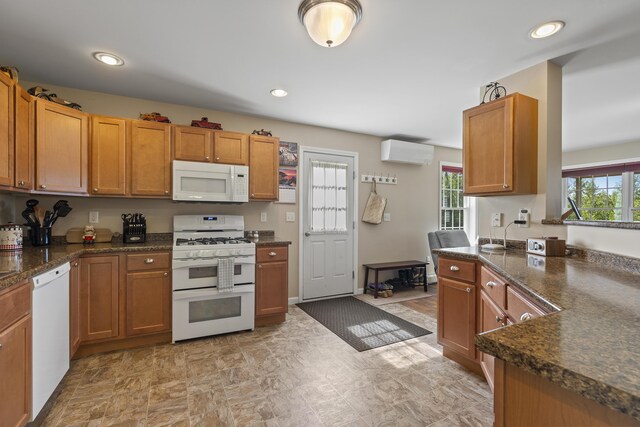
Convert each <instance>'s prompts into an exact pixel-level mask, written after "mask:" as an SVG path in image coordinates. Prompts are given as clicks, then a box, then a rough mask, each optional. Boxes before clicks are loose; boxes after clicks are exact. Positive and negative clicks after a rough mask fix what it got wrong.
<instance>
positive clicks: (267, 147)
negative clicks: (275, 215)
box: [249, 135, 280, 200]
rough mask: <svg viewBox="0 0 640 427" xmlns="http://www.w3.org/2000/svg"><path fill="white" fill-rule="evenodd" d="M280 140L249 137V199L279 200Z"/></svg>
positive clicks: (266, 137) (265, 137)
mask: <svg viewBox="0 0 640 427" xmlns="http://www.w3.org/2000/svg"><path fill="white" fill-rule="evenodd" d="M279 148H280V140H279V139H278V138H271V137H268V136H256V135H251V136H250V137H249V198H250V199H251V200H278V178H279V176H278V172H279V169H278V164H279Z"/></svg>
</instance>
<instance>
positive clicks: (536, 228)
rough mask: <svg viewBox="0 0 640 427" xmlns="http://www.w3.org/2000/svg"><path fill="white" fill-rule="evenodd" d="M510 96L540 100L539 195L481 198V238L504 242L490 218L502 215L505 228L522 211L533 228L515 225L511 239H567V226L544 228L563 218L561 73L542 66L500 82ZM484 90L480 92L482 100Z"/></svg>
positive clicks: (556, 67) (511, 228) (552, 65)
mask: <svg viewBox="0 0 640 427" xmlns="http://www.w3.org/2000/svg"><path fill="white" fill-rule="evenodd" d="M498 81H499V82H500V84H502V85H503V86H504V87H505V88H506V89H507V92H508V93H514V92H520V93H522V94H524V95H527V96H531V97H533V98H536V99H537V100H538V194H534V195H523V196H498V197H478V198H477V200H478V230H479V233H478V234H479V235H480V236H483V237H486V236H489V234H490V233H492V234H493V235H494V236H495V237H498V238H502V236H503V235H504V228H503V227H500V228H493V227H490V223H489V221H490V216H491V214H492V213H494V212H502V213H503V214H504V216H503V225H504V226H506V225H507V224H509V223H510V222H511V221H513V220H515V219H517V215H518V211H519V209H521V208H528V209H529V210H530V211H531V227H530V228H518V227H517V226H516V225H512V226H511V227H509V230H508V238H509V239H519V240H524V239H526V238H527V237H532V236H558V237H559V238H561V239H563V238H565V237H566V230H565V227H564V226H552V227H551V226H545V225H542V224H541V221H542V220H543V219H545V218H558V217H560V198H561V194H562V192H561V159H562V145H561V144H562V141H561V138H562V112H561V109H562V72H561V69H560V68H559V67H558V66H557V65H555V64H553V63H551V62H543V63H541V64H538V65H535V66H533V67H530V68H527V69H525V70H522V71H520V72H518V73H515V74H513V75H511V76H507V77H503V78H500V79H498ZM482 94H484V86H483V87H481V89H480V97H482Z"/></svg>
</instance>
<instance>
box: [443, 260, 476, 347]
mask: <svg viewBox="0 0 640 427" xmlns="http://www.w3.org/2000/svg"><path fill="white" fill-rule="evenodd" d="M438 268H440V267H438ZM475 334H476V286H475V284H472V283H465V282H460V281H457V280H452V279H447V278H444V277H439V278H438V343H439V344H440V345H442V346H444V347H447V348H449V349H451V350H453V351H456V352H457V353H459V354H460V355H462V356H465V357H466V358H468V359H475V358H476V347H475V344H474V341H473V340H474V336H475Z"/></svg>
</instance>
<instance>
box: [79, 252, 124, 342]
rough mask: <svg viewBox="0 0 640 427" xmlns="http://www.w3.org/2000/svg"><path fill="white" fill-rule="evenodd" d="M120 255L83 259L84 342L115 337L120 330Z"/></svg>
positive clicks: (81, 311)
mask: <svg viewBox="0 0 640 427" xmlns="http://www.w3.org/2000/svg"><path fill="white" fill-rule="evenodd" d="M118 261H119V259H118V256H117V255H113V256H94V257H87V258H81V259H80V286H79V294H80V295H79V298H80V302H79V316H78V318H79V322H80V343H83V342H86V341H93V340H101V339H107V338H115V337H118V336H119V335H120V331H119V275H118V274H119V273H118V271H119V270H118V268H119V262H118Z"/></svg>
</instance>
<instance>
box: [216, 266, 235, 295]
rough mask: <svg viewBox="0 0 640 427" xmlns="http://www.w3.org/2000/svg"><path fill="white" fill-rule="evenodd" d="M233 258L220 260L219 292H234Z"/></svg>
mask: <svg viewBox="0 0 640 427" xmlns="http://www.w3.org/2000/svg"><path fill="white" fill-rule="evenodd" d="M234 262H235V260H234V259H233V258H218V292H233V271H234Z"/></svg>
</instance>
